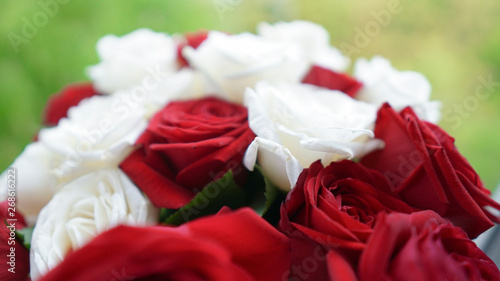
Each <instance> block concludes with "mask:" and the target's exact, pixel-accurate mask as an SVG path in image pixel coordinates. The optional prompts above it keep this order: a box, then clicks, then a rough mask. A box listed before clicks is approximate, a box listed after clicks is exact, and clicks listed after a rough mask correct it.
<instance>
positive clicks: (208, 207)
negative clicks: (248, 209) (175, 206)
mask: <svg viewBox="0 0 500 281" xmlns="http://www.w3.org/2000/svg"><path fill="white" fill-rule="evenodd" d="M246 202H247V196H246V193H245V191H244V190H243V189H242V188H240V187H239V186H238V185H237V184H236V182H235V181H234V178H233V173H232V172H231V171H229V172H227V173H226V174H225V175H224V176H223V177H222V178H220V179H218V180H216V181H214V182H211V183H209V184H208V185H206V186H205V187H204V188H203V189H202V190H201V192H200V193H198V194H197V195H196V196H195V197H194V198H193V200H191V202H189V203H188V204H186V205H185V206H184V207H182V208H180V209H179V210H177V211H176V212H175V213H173V214H172V215H170V216H169V217H168V218H167V219H166V220H164V221H163V222H164V223H166V224H171V225H181V224H183V223H185V222H188V221H191V220H194V219H196V218H199V217H203V216H206V215H211V214H216V213H217V212H218V211H219V210H220V209H221V208H222V207H224V206H228V207H229V208H231V209H237V208H240V207H243V206H245V205H246Z"/></svg>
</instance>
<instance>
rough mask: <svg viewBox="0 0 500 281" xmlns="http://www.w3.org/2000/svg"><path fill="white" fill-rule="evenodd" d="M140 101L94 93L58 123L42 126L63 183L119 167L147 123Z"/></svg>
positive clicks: (44, 137) (41, 138) (42, 138)
mask: <svg viewBox="0 0 500 281" xmlns="http://www.w3.org/2000/svg"><path fill="white" fill-rule="evenodd" d="M139 105H140V104H135V103H134V100H133V98H130V97H129V99H126V98H124V97H122V96H119V95H116V96H94V97H91V98H89V99H86V100H84V101H82V102H81V103H80V104H79V105H78V106H77V107H72V108H71V109H70V110H69V112H68V118H65V119H62V120H61V121H60V122H59V124H58V126H57V127H53V128H47V129H42V130H41V131H40V133H39V142H41V143H43V144H44V145H45V146H46V147H48V148H49V149H50V150H51V152H52V168H53V173H54V174H55V175H56V176H57V177H58V180H59V182H60V184H62V183H65V182H68V181H70V180H73V179H75V178H76V177H79V176H81V175H83V174H86V173H89V172H93V171H97V170H101V169H106V168H114V167H117V166H118V164H119V163H120V162H121V161H122V160H123V159H125V157H127V156H128V155H129V154H130V152H131V151H132V150H133V145H134V143H135V141H136V140H137V138H138V137H139V136H140V135H141V134H142V133H143V132H144V130H145V129H146V127H147V120H146V118H145V116H146V113H145V110H144V109H143V108H142V107H141V106H139Z"/></svg>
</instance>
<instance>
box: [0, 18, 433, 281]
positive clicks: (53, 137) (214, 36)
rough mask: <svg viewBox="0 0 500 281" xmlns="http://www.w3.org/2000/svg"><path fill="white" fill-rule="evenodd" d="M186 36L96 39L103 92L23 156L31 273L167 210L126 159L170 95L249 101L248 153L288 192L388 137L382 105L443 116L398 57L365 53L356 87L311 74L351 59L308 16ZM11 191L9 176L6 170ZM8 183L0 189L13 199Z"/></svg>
mask: <svg viewBox="0 0 500 281" xmlns="http://www.w3.org/2000/svg"><path fill="white" fill-rule="evenodd" d="M182 38H183V37H181V36H175V35H174V36H169V35H167V34H164V33H158V32H153V31H151V30H148V29H140V30H137V31H134V32H132V33H130V34H127V35H125V36H122V37H117V36H114V35H108V36H105V37H104V38H102V39H101V40H100V41H99V42H98V44H97V51H98V54H99V57H100V59H101V62H99V63H98V64H97V65H95V66H92V67H90V68H89V69H88V73H89V76H90V78H91V80H92V82H93V85H94V87H95V88H96V89H97V90H98V91H99V92H100V93H101V94H105V95H102V96H94V97H92V98H89V99H86V100H84V101H82V102H81V103H80V104H79V105H78V106H76V107H73V108H71V109H70V111H69V113H68V117H67V118H65V119H62V120H61V121H60V122H59V124H58V126H56V127H53V128H44V129H42V130H41V131H40V133H39V137H38V141H37V142H34V143H32V144H30V145H28V146H27V147H26V149H25V150H24V152H23V153H22V154H21V155H20V156H19V157H18V158H17V159H16V160H15V161H14V163H13V164H12V167H15V168H17V169H18V190H17V207H18V211H20V212H21V213H22V214H24V215H25V217H26V218H27V219H28V223H29V224H30V225H35V223H36V226H35V229H34V232H33V238H32V248H31V277H32V280H37V279H38V278H39V277H40V276H41V275H43V274H44V273H45V272H47V271H48V270H49V269H51V268H53V267H55V266H56V265H57V264H58V263H59V262H60V261H61V260H62V259H63V258H64V256H65V255H66V253H67V252H68V251H69V250H71V249H77V248H79V247H81V246H83V245H84V244H85V243H86V242H87V241H89V240H90V239H92V238H93V237H95V236H96V235H97V234H98V233H101V232H103V231H105V230H108V229H110V228H112V227H113V226H116V225H117V224H131V225H148V224H155V222H156V221H157V219H158V210H155V208H154V207H153V206H152V204H151V203H150V202H149V200H148V199H147V198H145V197H144V196H143V195H142V194H141V193H140V191H139V190H138V189H137V187H136V186H135V185H134V184H133V183H132V182H131V181H130V180H129V179H128V178H127V176H126V175H125V174H124V173H123V172H122V171H121V170H120V169H119V168H118V165H119V163H120V162H121V161H122V160H123V159H124V158H125V157H127V156H128V154H129V153H130V152H131V151H132V150H133V149H134V143H135V141H136V140H137V138H138V137H139V136H140V134H141V133H142V132H143V131H144V129H145V128H146V126H147V123H148V120H149V118H150V117H151V116H152V115H153V114H154V113H155V112H157V111H158V110H159V109H161V108H162V107H164V106H165V105H166V104H167V103H168V102H169V101H171V100H178V99H190V98H198V97H203V96H207V95H213V96H217V97H219V98H222V99H226V100H229V101H232V102H236V103H242V104H244V105H245V106H247V108H248V111H249V124H250V127H251V129H252V130H253V131H254V133H255V134H256V135H257V137H256V139H255V140H254V141H253V143H252V144H251V145H250V147H249V148H248V150H247V153H246V155H245V159H244V164H245V166H246V167H247V168H248V169H250V170H252V169H253V167H254V165H255V163H256V161H258V162H259V164H260V165H261V166H262V169H263V171H264V174H265V175H266V176H267V177H268V178H269V179H270V180H271V181H272V182H274V183H275V184H276V185H278V186H279V187H280V188H282V189H285V190H287V189H290V187H291V186H293V185H294V183H295V181H296V179H297V178H298V175H299V174H300V172H301V171H302V170H303V169H304V168H307V167H309V165H310V164H311V163H313V162H314V161H316V160H318V159H321V160H322V162H323V163H324V164H328V163H330V162H332V161H338V160H341V159H352V158H357V157H360V156H362V155H364V154H366V153H368V152H370V151H372V150H374V149H377V148H380V147H381V146H383V143H381V141H379V140H377V139H374V134H373V131H372V128H373V125H374V122H375V119H376V112H377V109H378V107H379V106H380V105H382V104H383V103H384V102H389V103H390V104H391V105H392V106H393V107H394V108H395V109H402V108H404V107H406V106H412V107H413V108H414V110H415V111H416V112H417V114H418V115H419V116H420V117H421V118H422V119H425V120H428V121H430V122H437V121H438V119H439V116H440V113H439V103H437V102H432V101H429V97H430V93H431V87H430V84H429V82H428V81H427V79H426V78H425V77H424V76H423V75H421V74H419V73H416V72H412V71H398V70H395V69H394V68H392V67H391V64H390V62H389V61H388V60H386V59H384V58H382V57H375V58H373V59H371V60H366V59H359V60H358V61H356V62H355V64H354V71H353V73H354V77H355V78H356V79H357V80H358V81H360V82H362V83H363V87H362V88H361V90H360V92H359V93H358V95H357V96H356V99H353V98H351V97H349V96H347V95H346V94H344V93H342V92H339V91H334V90H328V89H324V88H319V87H315V86H312V85H306V84H303V83H301V82H302V80H303V78H304V76H305V75H306V74H307V72H308V71H309V69H310V68H311V66H313V65H317V66H321V67H323V68H326V69H330V70H333V71H336V72H344V71H345V70H346V69H347V68H348V67H349V64H350V59H349V58H348V57H345V56H343V55H342V54H341V53H340V51H338V50H337V49H336V48H334V47H331V46H330V42H329V35H328V33H327V31H326V30H325V29H324V28H323V27H321V26H319V25H316V24H313V23H310V22H304V21H295V22H289V23H277V24H267V23H266V24H260V25H259V26H258V32H257V34H256V35H255V34H250V33H241V34H236V35H229V34H225V33H221V32H217V31H212V32H209V33H208V37H207V39H206V40H205V41H203V43H202V44H201V45H200V46H199V47H198V48H196V49H195V48H192V47H189V46H186V47H184V48H183V49H182V55H183V56H184V57H185V59H186V60H187V61H188V63H189V67H183V68H181V66H180V65H179V62H178V61H179V60H178V46H180V45H182V44H183V43H184V42H183V41H182V40H183V39H182ZM0 186H1V188H2V189H6V188H7V176H6V174H5V173H4V174H3V175H2V176H1V177H0ZM6 196H7V192H6V191H4V192H1V195H0V199H5V197H6Z"/></svg>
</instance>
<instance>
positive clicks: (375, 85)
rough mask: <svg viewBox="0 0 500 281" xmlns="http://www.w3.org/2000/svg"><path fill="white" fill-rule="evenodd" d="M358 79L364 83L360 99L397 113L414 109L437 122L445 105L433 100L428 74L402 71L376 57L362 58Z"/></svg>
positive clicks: (357, 70) (358, 66)
mask: <svg viewBox="0 0 500 281" xmlns="http://www.w3.org/2000/svg"><path fill="white" fill-rule="evenodd" d="M354 76H355V77H356V79H358V80H359V81H361V82H362V83H363V87H362V88H361V90H360V91H359V92H358V94H357V95H356V98H357V99H359V100H361V101H364V102H368V103H371V104H374V105H376V106H377V107H380V106H381V105H382V104H384V103H385V102H388V103H389V104H390V105H391V106H392V107H393V108H394V109H395V110H398V111H399V110H402V109H403V108H405V107H407V106H411V107H412V108H413V110H414V111H415V112H416V113H417V115H418V116H419V117H420V118H422V119H424V120H427V121H430V122H433V123H437V122H438V121H439V119H440V116H441V113H440V108H441V103H440V102H438V101H429V98H430V95H431V84H430V83H429V81H428V80H427V78H425V76H424V75H422V74H421V73H418V72H415V71H398V70H396V69H394V68H393V67H392V66H391V63H390V62H389V60H387V59H385V58H383V57H380V56H376V57H374V58H372V60H371V61H368V60H366V59H363V58H361V59H358V60H357V61H356V63H355V65H354Z"/></svg>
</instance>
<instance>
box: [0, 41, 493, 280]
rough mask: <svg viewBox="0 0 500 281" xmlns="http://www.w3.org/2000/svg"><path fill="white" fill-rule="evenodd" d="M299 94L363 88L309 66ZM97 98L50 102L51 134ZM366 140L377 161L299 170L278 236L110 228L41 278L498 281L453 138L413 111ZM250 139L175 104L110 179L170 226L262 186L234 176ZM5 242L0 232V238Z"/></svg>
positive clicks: (484, 193) (209, 101)
mask: <svg viewBox="0 0 500 281" xmlns="http://www.w3.org/2000/svg"><path fill="white" fill-rule="evenodd" d="M195 39H196V40H197V41H196V40H195V41H196V42H198V43H192V45H193V46H194V47H196V44H199V41H200V38H199V37H196V38H195ZM193 42H194V41H193ZM180 58H182V56H180ZM183 62H184V64H185V65H187V62H186V61H185V60H183ZM303 82H304V83H308V84H313V85H316V86H319V87H324V88H328V89H335V90H341V91H343V92H344V93H347V94H349V95H355V93H356V91H357V90H358V89H359V87H360V85H361V84H360V83H359V82H357V81H356V80H355V79H353V78H351V77H349V76H347V75H345V74H340V73H335V72H333V71H331V70H326V69H323V68H321V67H318V66H315V67H313V68H312V69H311V71H310V72H309V74H308V75H307V76H306V78H305V79H304V81H303ZM97 94H98V93H97V92H96V91H95V90H94V89H93V88H92V86H90V85H83V86H74V87H70V88H67V89H66V90H65V91H63V93H61V94H60V95H58V96H55V97H54V98H53V99H51V101H50V102H49V105H48V108H47V110H46V116H45V123H46V124H53V125H55V124H57V122H58V121H59V120H60V119H61V118H63V117H65V115H66V112H67V110H68V108H69V107H71V106H74V105H77V104H78V103H79V101H81V100H82V99H84V98H87V97H90V96H93V95H97ZM304 98H305V99H306V98H307V97H304ZM374 133H375V137H376V138H378V139H381V140H383V141H384V143H385V147H384V148H383V149H381V150H377V151H375V152H372V153H370V154H368V155H366V156H364V157H362V158H361V159H358V160H359V161H351V160H343V161H340V162H332V163H331V164H329V165H328V166H326V167H324V166H323V165H322V164H321V162H320V161H318V162H315V163H313V164H312V165H311V166H310V167H308V168H307V169H305V170H304V171H303V172H302V173H301V174H300V176H299V179H298V181H297V183H296V184H295V186H294V187H293V189H292V190H291V191H290V192H289V193H288V194H287V195H286V198H285V199H284V200H282V201H280V200H281V199H279V198H280V197H279V196H278V197H277V198H278V199H277V200H278V201H276V202H270V203H274V204H275V205H278V206H279V208H275V209H268V212H274V214H271V215H274V216H276V217H278V220H277V223H275V224H274V225H273V223H274V222H275V221H273V220H269V221H266V219H265V218H263V217H261V216H259V215H258V214H257V213H256V212H255V211H254V210H252V209H251V208H250V206H251V202H250V203H249V202H246V203H245V204H243V205H246V206H240V207H241V208H240V209H238V210H230V209H229V208H226V207H222V208H221V209H220V210H217V211H216V214H215V215H210V216H205V217H203V218H197V219H194V220H192V221H188V222H185V223H183V224H181V225H180V226H178V227H172V226H168V225H163V224H161V225H158V226H154V227H133V226H119V227H116V228H113V229H111V230H109V231H106V232H104V233H102V234H100V235H99V236H97V237H96V238H94V239H93V240H91V241H90V242H89V243H88V244H87V245H85V246H84V247H83V248H81V249H77V250H75V251H74V252H71V253H69V254H68V255H67V256H66V257H65V258H64V260H63V262H62V263H61V264H59V265H58V266H57V267H55V268H54V269H53V270H51V271H49V273H48V274H46V275H45V276H44V277H43V278H42V280H43V281H49V280H85V281H88V280H294V281H295V280H361V281H364V280H500V272H499V270H498V268H497V267H496V265H495V264H494V263H493V262H492V261H491V260H490V259H489V258H488V257H487V256H486V255H485V254H484V253H483V252H482V251H481V250H480V249H479V248H478V247H477V246H476V245H475V243H474V242H473V241H471V240H470V239H473V238H475V237H477V236H478V235H479V234H481V233H482V232H484V231H485V230H487V229H488V228H490V227H491V226H493V225H494V223H499V222H500V218H498V217H495V216H494V215H492V214H491V213H490V212H488V211H487V210H486V208H487V207H492V208H495V209H498V210H500V204H498V203H497V202H495V201H494V200H492V199H491V198H490V197H489V191H488V190H487V189H485V188H484V187H483V185H482V183H481V181H480V179H479V177H478V175H477V174H476V172H475V171H474V170H473V168H472V167H471V166H470V165H469V163H468V162H467V160H466V159H465V158H464V157H462V156H461V155H460V154H459V152H458V151H457V149H456V147H455V146H454V139H453V138H452V137H450V136H449V135H448V134H447V133H446V132H444V131H443V130H442V129H441V128H439V127H438V126H437V125H434V124H431V123H429V122H426V121H422V120H420V119H419V118H418V117H417V116H416V114H415V113H414V112H413V111H412V109H411V108H409V107H408V108H406V109H404V110H402V111H401V112H396V111H395V110H394V109H393V108H391V107H390V106H389V105H388V104H386V105H384V106H382V107H381V108H380V109H379V111H378V116H377V120H376V125H375V129H374ZM254 138H255V135H254V133H253V132H252V130H251V129H250V128H249V125H248V116H247V109H246V108H245V107H244V106H242V105H239V104H235V103H231V102H228V101H224V100H221V99H218V98H214V97H205V98H201V99H194V100H187V101H174V102H170V103H168V104H167V105H166V107H164V108H163V109H162V110H161V111H159V112H157V113H156V114H155V115H154V116H153V117H152V119H151V120H150V121H149V125H148V128H147V129H146V131H145V132H144V133H143V134H142V135H141V136H140V137H139V139H138V140H137V141H136V149H135V150H134V151H133V152H132V153H131V154H130V155H129V156H128V157H127V158H126V159H125V160H124V161H123V162H122V163H121V164H120V168H121V170H122V171H124V172H125V174H126V175H127V176H128V177H129V178H130V179H131V180H132V181H133V182H134V183H135V184H136V185H137V186H138V187H139V189H141V191H142V192H144V193H145V194H146V195H147V197H148V198H149V199H150V200H151V202H152V203H153V204H154V205H155V206H156V207H158V208H163V210H164V211H165V212H166V213H169V212H170V213H169V214H171V212H174V211H175V210H177V209H179V208H182V207H185V206H186V205H189V204H190V202H192V201H193V200H195V199H196V196H197V195H198V194H200V192H201V191H202V190H203V187H204V186H207V184H210V183H213V182H214V181H217V180H220V179H221V178H222V177H223V176H224V175H225V174H226V172H228V171H232V174H233V175H234V182H235V183H236V184H238V186H240V188H242V189H245V188H247V189H254V190H259V187H256V186H255V185H259V184H260V185H262V184H266V181H264V180H262V181H251V180H250V178H252V174H250V172H249V171H247V170H246V169H245V168H244V167H243V165H242V159H243V157H244V153H245V150H246V148H247V147H248V145H249V144H250V143H251V142H252V141H253V139H254ZM255 173H258V171H255V172H253V174H255ZM221 192H222V191H221ZM277 192H278V193H279V192H280V191H277ZM215 196H216V195H214V197H215ZM193 198H195V199H193ZM209 199H210V198H209ZM268 200H269V198H268ZM3 207H5V208H6V206H3ZM5 208H3V209H1V210H0V211H1V215H2V218H5V216H6V209H5ZM266 215H267V216H266V218H267V217H270V216H271V215H269V213H267V214H266ZM19 221H20V222H21V221H22V218H21V217H19ZM165 221H168V220H164V221H162V222H165ZM270 222H271V223H270ZM8 235H9V234H8V232H7V230H6V228H5V227H2V228H1V229H0V239H1V240H2V241H6V239H8ZM17 245H18V246H17V247H18V249H17V254H18V255H17V261H18V267H17V268H16V270H17V272H18V274H17V275H16V276H18V277H19V279H16V280H26V276H27V273H28V272H29V261H28V251H27V250H26V249H24V248H23V247H22V246H20V243H18V244H17ZM5 246H6V243H4V242H1V244H0V252H1V255H2V256H4V251H6V249H4V248H5ZM4 266H5V264H2V265H1V266H0V267H2V272H1V273H0V274H4V272H5V271H4V270H3V267H4ZM2 276H3V275H2ZM5 276H7V275H5ZM8 276H10V277H11V275H8ZM11 280H14V279H11Z"/></svg>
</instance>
